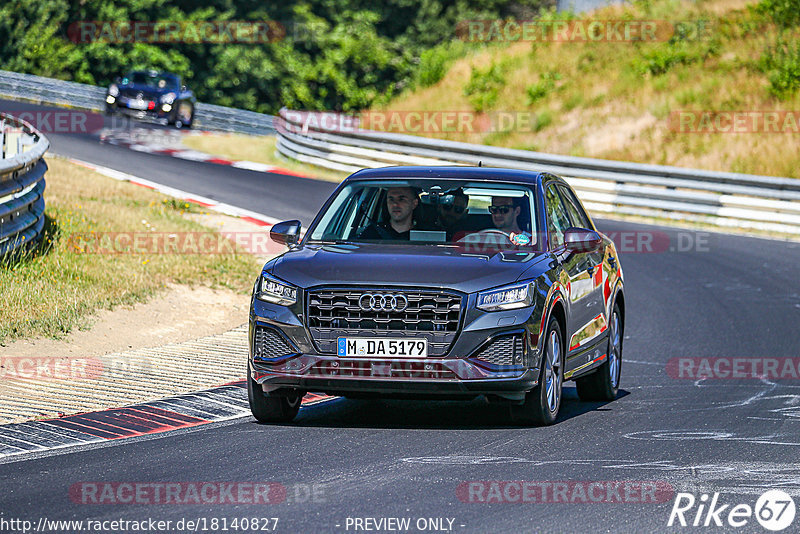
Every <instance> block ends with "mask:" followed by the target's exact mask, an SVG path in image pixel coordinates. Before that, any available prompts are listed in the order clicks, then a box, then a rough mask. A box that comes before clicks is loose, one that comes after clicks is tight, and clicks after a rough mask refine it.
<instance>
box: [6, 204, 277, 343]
mask: <svg viewBox="0 0 800 534" xmlns="http://www.w3.org/2000/svg"><path fill="white" fill-rule="evenodd" d="M188 216H189V217H192V218H194V219H195V220H197V221H198V222H201V223H202V224H204V225H206V226H208V227H209V228H214V229H216V230H219V231H222V232H265V231H267V230H265V228H264V227H263V226H258V225H256V224H253V223H250V222H248V221H244V220H242V219H238V218H235V217H229V216H227V215H220V214H215V213H210V214H207V215H201V214H191V215H188ZM258 256H259V259H261V260H264V261H266V259H268V258H269V257H271V255H270V254H258ZM257 274H258V273H255V272H254V273H253V280H255V277H256V276H257ZM249 305H250V296H249V295H244V294H238V293H236V292H234V291H232V290H227V289H210V288H207V287H200V286H198V287H189V286H184V285H172V286H169V287H168V288H167V290H166V291H164V292H162V293H160V294H159V295H157V296H156V297H154V298H153V299H152V300H150V301H148V302H146V303H143V304H137V305H134V306H131V307H119V308H116V309H114V310H101V311H100V312H99V313H98V314H97V315H96V318H95V319H94V320H93V322H92V325H91V327H89V328H88V329H86V330H80V331H76V332H72V333H70V334H69V335H68V336H67V337H65V338H64V339H60V340H55V339H49V338H39V339H25V340H19V341H14V342H12V343H9V344H8V345H6V346H0V358H3V357H51V356H55V357H62V356H80V357H92V356H100V355H103V354H107V353H111V352H120V351H127V350H131V349H134V350H135V349H140V348H149V347H157V346H160V345H164V344H167V343H180V342H183V341H188V340H191V339H196V338H200V337H205V336H211V335H215V334H221V333H223V332H227V331H228V330H231V329H233V328H235V327H237V326H240V325H242V324H244V323H246V322H247V313H248V308H249Z"/></svg>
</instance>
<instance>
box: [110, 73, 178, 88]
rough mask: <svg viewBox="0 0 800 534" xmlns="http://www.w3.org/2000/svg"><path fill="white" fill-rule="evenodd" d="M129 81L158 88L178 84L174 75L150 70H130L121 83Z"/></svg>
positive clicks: (176, 85) (126, 83)
mask: <svg viewBox="0 0 800 534" xmlns="http://www.w3.org/2000/svg"><path fill="white" fill-rule="evenodd" d="M129 83H133V84H136V85H146V86H148V87H153V88H158V89H166V88H171V89H174V88H176V87H178V85H179V82H178V79H177V78H176V77H175V76H172V75H170V74H154V73H150V72H131V73H130V74H128V75H127V76H126V77H125V78H124V79H123V80H122V85H128V84H129Z"/></svg>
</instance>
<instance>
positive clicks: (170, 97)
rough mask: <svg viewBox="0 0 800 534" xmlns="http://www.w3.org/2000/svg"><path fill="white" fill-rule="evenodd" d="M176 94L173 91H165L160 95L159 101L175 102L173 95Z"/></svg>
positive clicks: (165, 102) (163, 102) (164, 102)
mask: <svg viewBox="0 0 800 534" xmlns="http://www.w3.org/2000/svg"><path fill="white" fill-rule="evenodd" d="M176 96H178V95H176V94H175V93H167V94H165V95H161V103H162V104H172V103H173V102H175V97H176Z"/></svg>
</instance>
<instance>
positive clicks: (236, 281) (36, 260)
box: [0, 158, 261, 342]
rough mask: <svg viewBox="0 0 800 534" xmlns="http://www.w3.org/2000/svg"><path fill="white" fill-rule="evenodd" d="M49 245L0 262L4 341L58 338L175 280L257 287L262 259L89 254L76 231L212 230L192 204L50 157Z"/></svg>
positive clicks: (0, 334) (244, 288)
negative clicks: (80, 247)
mask: <svg viewBox="0 0 800 534" xmlns="http://www.w3.org/2000/svg"><path fill="white" fill-rule="evenodd" d="M48 166H49V170H48V172H47V176H46V178H47V190H46V193H45V200H46V202H47V208H46V211H45V215H46V217H47V222H46V226H45V233H44V237H43V239H42V242H41V244H40V245H39V246H38V247H37V248H35V249H34V250H32V251H31V252H30V253H28V254H26V255H25V256H24V257H21V258H19V257H17V258H5V259H3V260H2V262H0V287H2V288H3V290H2V292H0V342H4V341H7V340H11V339H15V338H23V337H25V338H27V337H36V336H50V337H58V336H61V335H63V334H65V333H67V332H70V331H71V330H72V329H74V328H81V327H85V326H87V325H88V317H89V316H90V315H91V314H92V312H94V311H95V310H97V309H101V308H104V309H111V308H113V307H115V306H118V305H121V304H124V305H129V304H134V303H136V302H142V301H144V300H146V299H147V298H148V297H150V296H151V295H153V294H155V293H156V292H158V291H159V290H161V289H163V288H165V287H166V286H167V284H170V283H178V284H189V285H195V284H197V285H204V286H208V287H212V288H218V287H224V288H230V289H233V290H235V291H239V292H242V293H246V292H249V291H250V290H251V288H252V285H253V281H254V280H255V278H256V276H257V274H258V272H259V269H260V267H261V265H260V263H259V262H258V260H256V259H255V258H253V257H252V256H250V255H248V254H245V253H237V252H236V251H233V252H232V253H225V254H174V253H168V254H164V253H162V254H114V255H112V254H85V253H78V252H76V247H75V243H76V240H75V237H76V236H91V235H97V234H102V233H107V232H126V233H128V232H130V233H137V234H143V233H148V232H157V233H173V232H175V233H177V232H209V229H208V228H207V227H205V226H203V225H201V224H199V223H197V222H194V221H191V220H189V218H188V217H187V216H186V215H185V212H186V211H191V210H192V208H191V205H189V204H184V203H182V202H180V201H178V200H175V199H172V198H168V197H165V196H164V195H161V194H159V193H155V192H153V191H149V190H147V189H143V188H141V187H137V186H134V185H132V184H128V183H125V182H119V181H116V180H112V179H110V178H106V177H104V176H101V175H99V174H97V173H95V172H93V171H91V170H88V169H85V168H83V167H80V166H77V165H74V164H72V163H69V162H67V161H65V160H61V159H55V158H49V159H48Z"/></svg>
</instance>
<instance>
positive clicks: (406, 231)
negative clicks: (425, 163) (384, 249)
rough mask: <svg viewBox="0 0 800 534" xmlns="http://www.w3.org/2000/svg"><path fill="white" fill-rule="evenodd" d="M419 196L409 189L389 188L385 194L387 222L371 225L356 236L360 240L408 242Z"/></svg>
mask: <svg viewBox="0 0 800 534" xmlns="http://www.w3.org/2000/svg"><path fill="white" fill-rule="evenodd" d="M418 205H419V196H418V195H417V193H416V191H414V189H413V188H411V187H390V188H389V190H388V191H387V192H386V209H387V211H388V212H389V221H387V222H384V223H379V224H371V225H369V226H367V227H366V228H364V231H363V232H361V234H360V235H359V236H358V237H359V238H360V239H395V240H405V241H408V240H409V239H410V237H411V229H412V228H413V227H414V210H415V209H416V207H417V206H418Z"/></svg>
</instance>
